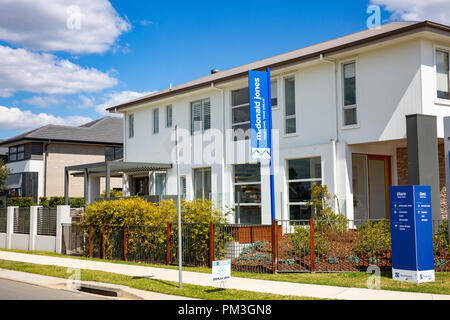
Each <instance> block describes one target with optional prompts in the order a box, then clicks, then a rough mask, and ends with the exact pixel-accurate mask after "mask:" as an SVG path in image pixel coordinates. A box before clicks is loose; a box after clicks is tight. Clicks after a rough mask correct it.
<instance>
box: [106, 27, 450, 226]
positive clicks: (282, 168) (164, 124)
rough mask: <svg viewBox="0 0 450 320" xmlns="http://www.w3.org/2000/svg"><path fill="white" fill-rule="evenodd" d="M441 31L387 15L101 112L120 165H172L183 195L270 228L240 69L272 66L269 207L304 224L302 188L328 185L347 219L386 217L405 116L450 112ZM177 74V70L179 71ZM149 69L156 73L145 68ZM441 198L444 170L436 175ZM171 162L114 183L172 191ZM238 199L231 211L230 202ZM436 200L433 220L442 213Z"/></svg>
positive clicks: (402, 175) (400, 166)
mask: <svg viewBox="0 0 450 320" xmlns="http://www.w3.org/2000/svg"><path fill="white" fill-rule="evenodd" d="M449 53H450V27H448V26H445V25H440V24H437V23H433V22H429V21H425V22H394V23H390V24H386V25H382V26H381V27H379V28H376V29H370V30H364V31H361V32H358V33H355V34H351V35H348V36H344V37H341V38H337V39H334V40H330V41H327V42H323V43H320V44H316V45H313V46H309V47H306V48H302V49H299V50H295V51H292V52H288V53H285V54H281V55H278V56H275V57H271V58H267V59H264V60H260V61H256V62H252V63H249V64H247V65H243V66H239V67H236V68H232V69H229V70H225V71H218V70H213V71H211V74H209V75H208V76H205V77H203V78H200V79H197V80H193V81H191V82H188V83H185V84H181V85H178V86H174V87H172V88H170V89H167V90H163V91H160V92H155V93H152V94H150V95H147V96H144V97H141V98H139V99H136V100H133V101H130V102H127V103H124V104H121V105H118V106H115V107H112V108H109V111H110V112H113V113H122V114H123V115H124V122H123V130H124V161H130V162H150V163H171V164H174V161H175V156H174V154H175V152H174V150H175V142H174V141H175V140H174V127H175V125H177V126H178V128H179V135H180V140H179V141H180V142H179V148H180V150H181V152H180V172H181V189H182V193H184V194H185V195H186V197H187V198H188V199H194V198H198V197H207V198H211V199H212V200H213V201H215V202H216V203H217V205H219V206H222V207H223V208H237V207H239V210H235V212H234V216H233V217H231V218H230V221H232V222H240V223H256V224H258V223H270V220H271V214H270V196H269V194H270V193H269V192H270V183H269V179H270V178H269V174H268V172H269V168H268V164H267V163H265V162H261V163H259V162H254V161H251V160H250V148H249V144H250V141H249V139H248V136H246V134H245V130H247V129H249V127H250V107H249V97H248V77H247V73H248V71H249V70H265V69H266V68H270V69H271V81H272V83H271V87H272V116H273V129H274V135H273V139H274V145H275V167H276V168H275V208H276V218H277V219H282V220H298V219H308V218H309V217H310V216H311V211H310V209H308V208H307V207H306V202H307V201H308V200H310V198H311V195H310V192H309V188H310V187H311V185H312V184H313V183H319V184H322V185H327V186H328V189H329V191H330V193H331V194H335V195H336V196H337V201H336V203H335V206H336V209H337V210H339V211H340V212H342V213H344V214H345V215H346V216H347V217H348V218H349V219H367V218H372V219H375V218H389V206H388V197H389V194H388V187H389V185H398V184H407V183H408V179H407V171H408V165H407V151H406V116H407V115H411V114H426V115H433V116H436V117H437V137H438V142H439V155H440V158H439V161H440V166H441V167H442V168H443V161H444V160H443V159H444V158H443V141H442V138H443V125H442V122H443V121H442V118H443V117H444V116H450V95H449ZM180 71H181V72H182V70H180ZM154 76H156V75H154ZM440 174H441V181H442V184H441V185H440V190H441V197H442V199H444V200H445V196H446V193H445V192H446V187H445V173H444V172H440ZM176 177H177V176H176V169H175V166H174V167H173V169H170V170H168V171H167V172H151V173H149V174H148V175H145V174H144V175H142V174H141V175H138V176H133V175H128V176H127V177H126V179H124V181H126V186H124V190H125V191H126V192H128V193H129V194H133V193H136V190H140V191H142V187H143V186H144V189H145V192H148V193H149V194H171V195H173V194H176V193H177V183H176V181H177V179H176ZM238 204H239V206H238ZM444 207H445V206H443V211H442V215H446V209H445V208H444Z"/></svg>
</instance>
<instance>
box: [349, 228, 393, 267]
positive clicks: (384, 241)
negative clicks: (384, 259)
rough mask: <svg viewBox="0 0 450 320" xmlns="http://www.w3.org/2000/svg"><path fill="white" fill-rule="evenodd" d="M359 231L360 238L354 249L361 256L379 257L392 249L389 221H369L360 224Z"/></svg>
mask: <svg viewBox="0 0 450 320" xmlns="http://www.w3.org/2000/svg"><path fill="white" fill-rule="evenodd" d="M357 231H358V239H357V241H356V243H355V244H354V247H353V249H354V251H355V253H356V254H358V255H359V256H364V255H367V256H368V257H379V256H382V255H384V254H386V253H388V252H390V251H391V230H390V226H389V222H387V221H384V220H381V221H368V222H366V223H364V224H363V225H361V226H358V227H357ZM376 264H378V263H376Z"/></svg>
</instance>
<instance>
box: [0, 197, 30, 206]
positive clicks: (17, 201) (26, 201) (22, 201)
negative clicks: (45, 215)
mask: <svg viewBox="0 0 450 320" xmlns="http://www.w3.org/2000/svg"><path fill="white" fill-rule="evenodd" d="M6 203H7V206H8V207H21V208H29V207H31V206H35V205H36V204H35V203H34V202H33V198H27V197H22V198H8V200H7V202H6Z"/></svg>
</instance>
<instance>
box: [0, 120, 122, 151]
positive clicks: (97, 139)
mask: <svg viewBox="0 0 450 320" xmlns="http://www.w3.org/2000/svg"><path fill="white" fill-rule="evenodd" d="M122 121H123V120H122V118H117V117H104V118H101V119H98V120H94V121H92V122H89V123H86V124H84V125H81V126H79V127H74V126H59V125H51V124H49V125H46V126H43V127H40V128H38V129H34V130H31V131H28V132H25V133H22V134H20V135H17V136H15V137H12V138H10V139H7V140H4V141H0V146H8V145H11V144H14V143H15V142H20V141H23V140H33V141H39V140H40V141H48V140H51V141H67V142H83V143H96V144H118V143H123V122H122Z"/></svg>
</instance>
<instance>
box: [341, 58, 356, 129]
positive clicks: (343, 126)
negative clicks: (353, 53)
mask: <svg viewBox="0 0 450 320" xmlns="http://www.w3.org/2000/svg"><path fill="white" fill-rule="evenodd" d="M352 63H354V64H355V102H356V103H355V104H352V105H347V106H346V105H345V80H344V76H345V73H344V67H345V66H346V65H349V64H352ZM339 73H340V77H339V78H340V83H341V85H340V87H341V90H340V94H341V99H340V103H341V110H342V112H341V129H344V130H345V129H355V128H359V127H360V117H359V107H358V106H359V94H358V88H359V84H358V79H359V77H358V59H357V58H356V57H354V58H350V59H346V60H343V61H341V62H340V68H339ZM349 109H355V110H356V123H354V124H345V110H349Z"/></svg>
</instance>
